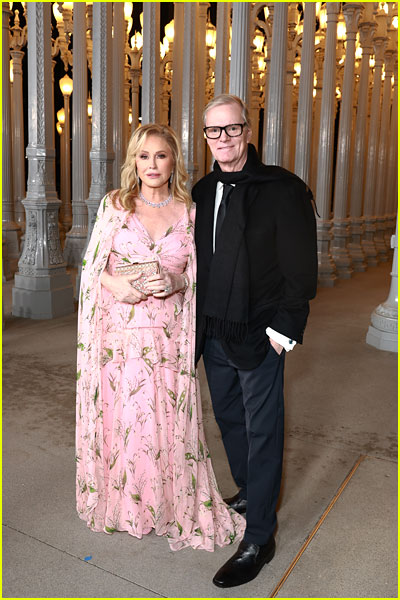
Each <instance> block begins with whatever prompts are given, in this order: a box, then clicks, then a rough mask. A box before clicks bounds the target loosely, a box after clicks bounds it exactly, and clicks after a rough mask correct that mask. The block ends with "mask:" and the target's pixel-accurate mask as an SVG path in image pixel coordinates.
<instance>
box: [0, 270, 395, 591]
mask: <svg viewBox="0 0 400 600" xmlns="http://www.w3.org/2000/svg"><path fill="white" fill-rule="evenodd" d="M389 272H390V265H389V264H386V265H382V266H380V267H376V268H373V269H369V270H368V272H366V273H358V274H356V275H355V276H354V277H353V278H352V279H351V280H347V281H340V282H339V283H338V285H337V286H336V287H334V288H333V289H321V290H320V291H319V293H318V296H317V298H316V299H315V300H314V301H313V303H312V310H311V316H310V319H309V326H308V328H307V330H306V335H305V340H304V345H303V346H302V347H297V348H296V349H295V351H294V352H292V353H291V354H290V355H288V357H287V362H286V380H285V381H286V383H285V385H286V444H285V465H284V477H283V486H282V493H281V499H280V506H279V513H278V519H279V527H278V531H277V536H276V537H277V554H276V557H275V558H274V560H273V561H272V562H271V563H270V565H268V566H266V567H264V569H263V570H262V571H261V573H260V575H259V576H258V577H257V579H256V580H254V581H253V582H251V583H249V584H247V585H245V586H241V587H238V588H232V589H230V590H226V591H224V590H220V589H218V588H216V587H214V586H213V585H212V583H211V579H212V576H213V574H214V573H215V571H216V570H217V568H218V567H219V566H220V565H222V563H223V562H224V561H225V560H227V559H228V558H229V556H230V555H231V554H232V553H233V551H234V547H231V548H223V549H218V550H217V551H216V552H214V553H208V552H205V551H195V550H191V549H185V550H182V551H179V552H172V551H170V550H169V547H168V543H167V541H166V540H165V539H163V538H158V537H157V536H155V535H154V534H150V535H148V536H145V538H143V539H142V540H137V539H135V538H132V537H130V536H128V535H127V534H124V533H116V534H113V535H112V536H106V535H105V534H101V533H98V534H95V533H92V532H91V531H89V530H88V529H87V528H86V525H85V524H84V523H83V521H81V520H80V519H79V518H78V517H77V516H76V514H75V507H74V491H75V488H74V468H75V467H74V420H75V406H74V385H75V384H74V379H75V357H74V354H75V335H76V315H71V316H68V317H64V318H60V319H55V320H52V321H29V320H25V319H17V318H13V317H11V315H10V296H11V294H10V290H11V286H12V283H7V284H5V286H4V312H5V328H4V331H3V348H4V360H3V597H6V598H17V597H20V598H32V597H41V598H47V597H56V598H67V597H70V598H78V597H86V598H87V597H89V598H105V597H111V598H132V597H135V598H150V597H152V598H156V597H175V598H193V597H200V598H206V597H211V598H212V597H214V598H228V597H229V598H243V597H246V598H265V597H271V596H276V597H280V598H299V597H301V598H315V597H319V598H344V597H354V598H373V597H378V598H393V597H397V596H398V593H397V533H396V531H397V527H396V518H397V414H396V408H397V394H396V391H397V385H396V364H397V355H394V354H391V353H389V352H384V351H379V350H376V349H375V348H372V347H370V346H367V345H366V343H365V336H366V333H367V330H368V326H369V317H370V313H371V312H372V310H373V309H374V308H375V307H376V306H377V305H378V304H379V303H380V302H382V301H384V300H385V299H386V297H387V294H388V291H389V284H390V277H389ZM201 378H202V395H203V404H204V413H205V424H206V434H207V439H208V443H209V446H210V450H211V454H212V456H213V463H214V468H215V471H216V474H217V478H218V480H219V482H220V487H221V489H222V492H223V494H224V495H225V494H227V495H229V494H231V493H234V492H235V487H234V484H233V482H232V480H231V478H230V476H229V474H228V467H227V461H226V457H225V454H224V451H223V448H222V444H221V440H220V436H219V433H218V431H217V428H216V425H215V422H214V419H213V415H212V409H211V407H210V401H209V396H208V391H207V386H206V383H205V379H204V373H203V371H201ZM88 557H90V558H88Z"/></svg>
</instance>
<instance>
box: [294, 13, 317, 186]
mask: <svg viewBox="0 0 400 600" xmlns="http://www.w3.org/2000/svg"><path fill="white" fill-rule="evenodd" d="M314 45H315V2H306V3H305V10H304V29H303V45H302V50H301V72H300V85H299V108H298V111H297V132H296V155H295V166H294V171H295V173H296V175H298V176H299V177H300V178H301V179H302V180H303V181H305V182H306V183H309V182H310V160H311V127H312V108H313V79H314V52H315V50H314Z"/></svg>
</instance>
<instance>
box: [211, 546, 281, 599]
mask: <svg viewBox="0 0 400 600" xmlns="http://www.w3.org/2000/svg"><path fill="white" fill-rule="evenodd" d="M274 554H275V539H274V536H273V535H271V537H270V538H269V540H268V542H267V543H266V544H264V545H263V546H259V545H258V544H253V543H252V542H245V541H244V540H242V541H241V542H240V544H239V548H238V550H237V552H236V553H235V554H234V555H233V556H232V557H231V558H230V559H229V560H228V561H227V562H226V563H225V564H224V565H223V566H222V567H221V568H220V570H219V571H218V573H217V574H216V575H215V577H214V579H213V583H214V584H215V585H216V586H218V587H222V588H228V587H234V586H236V585H242V584H243V583H248V582H249V581H251V580H252V579H254V578H255V577H257V575H258V574H259V572H260V571H261V569H262V567H263V566H264V565H265V564H266V563H269V562H270V561H271V560H272V559H273V558H274Z"/></svg>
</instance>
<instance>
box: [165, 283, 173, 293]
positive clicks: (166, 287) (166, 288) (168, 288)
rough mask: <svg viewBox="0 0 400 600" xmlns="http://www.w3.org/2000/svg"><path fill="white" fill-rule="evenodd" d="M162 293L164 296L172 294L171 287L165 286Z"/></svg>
mask: <svg viewBox="0 0 400 600" xmlns="http://www.w3.org/2000/svg"><path fill="white" fill-rule="evenodd" d="M164 292H165V293H166V294H170V293H171V292H172V287H171V286H170V285H166V286H165V289H164Z"/></svg>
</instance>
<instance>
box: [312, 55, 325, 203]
mask: <svg viewBox="0 0 400 600" xmlns="http://www.w3.org/2000/svg"><path fill="white" fill-rule="evenodd" d="M315 62H316V68H315V72H316V79H317V82H316V85H315V98H314V103H313V113H314V115H313V130H312V145H311V174H310V187H311V189H312V190H313V192H315V191H316V189H317V164H318V138H319V123H320V120H321V104H322V77H323V69H324V62H325V48H324V47H323V46H321V44H320V46H319V48H318V47H316V56H315Z"/></svg>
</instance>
